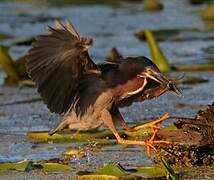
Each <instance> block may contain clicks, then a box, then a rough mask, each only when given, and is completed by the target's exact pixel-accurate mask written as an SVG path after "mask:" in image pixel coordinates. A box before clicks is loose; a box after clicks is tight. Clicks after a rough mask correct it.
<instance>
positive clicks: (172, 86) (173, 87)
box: [168, 83, 183, 97]
mask: <svg viewBox="0 0 214 180" xmlns="http://www.w3.org/2000/svg"><path fill="white" fill-rule="evenodd" d="M168 87H169V91H172V92H173V93H174V94H176V95H177V96H179V97H181V96H182V95H183V94H182V92H181V90H180V89H179V88H178V87H177V86H176V85H175V84H173V83H169V84H168Z"/></svg>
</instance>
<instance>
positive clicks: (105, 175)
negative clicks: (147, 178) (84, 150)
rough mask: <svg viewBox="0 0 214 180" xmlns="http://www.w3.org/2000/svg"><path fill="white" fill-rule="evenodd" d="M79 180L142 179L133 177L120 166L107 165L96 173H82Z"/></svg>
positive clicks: (78, 175)
mask: <svg viewBox="0 0 214 180" xmlns="http://www.w3.org/2000/svg"><path fill="white" fill-rule="evenodd" d="M77 178H78V180H85V179H87V180H90V179H91V180H92V179H100V180H119V179H120V180H134V179H136V180H137V179H141V177H139V176H136V175H131V174H130V173H128V172H126V170H125V169H123V168H122V166H120V165H119V164H107V165H105V166H104V167H102V168H101V169H98V170H97V171H96V172H87V171H80V172H78V173H77Z"/></svg>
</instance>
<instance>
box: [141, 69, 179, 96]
mask: <svg viewBox="0 0 214 180" xmlns="http://www.w3.org/2000/svg"><path fill="white" fill-rule="evenodd" d="M138 77H141V78H144V79H147V78H148V79H151V80H154V81H155V82H157V83H159V84H160V85H161V86H163V87H166V91H172V92H173V93H174V94H176V95H177V96H179V97H181V96H182V93H181V90H180V89H179V88H178V87H177V86H176V85H175V84H174V83H173V81H172V80H170V79H168V78H166V77H165V76H164V75H163V74H162V73H161V72H160V71H159V70H158V69H156V68H151V67H148V68H147V69H146V70H145V71H144V72H142V73H141V74H139V75H138Z"/></svg>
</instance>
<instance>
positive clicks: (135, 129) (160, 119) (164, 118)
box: [125, 113, 170, 131]
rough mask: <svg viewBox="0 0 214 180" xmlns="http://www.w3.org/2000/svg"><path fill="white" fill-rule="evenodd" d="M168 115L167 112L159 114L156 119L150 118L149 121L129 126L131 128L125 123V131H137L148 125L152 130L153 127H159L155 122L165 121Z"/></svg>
mask: <svg viewBox="0 0 214 180" xmlns="http://www.w3.org/2000/svg"><path fill="white" fill-rule="evenodd" d="M169 117H170V115H169V114H168V113H166V114H164V115H163V116H161V117H159V118H156V119H154V120H152V121H150V122H148V123H144V124H141V125H137V126H134V127H131V128H129V127H128V128H127V125H126V126H125V129H126V130H127V131H138V130H140V129H143V128H146V127H150V128H152V130H154V129H160V126H158V125H157V124H158V123H161V122H163V121H165V120H166V119H168V118H169Z"/></svg>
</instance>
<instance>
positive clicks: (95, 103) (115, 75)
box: [27, 20, 181, 150]
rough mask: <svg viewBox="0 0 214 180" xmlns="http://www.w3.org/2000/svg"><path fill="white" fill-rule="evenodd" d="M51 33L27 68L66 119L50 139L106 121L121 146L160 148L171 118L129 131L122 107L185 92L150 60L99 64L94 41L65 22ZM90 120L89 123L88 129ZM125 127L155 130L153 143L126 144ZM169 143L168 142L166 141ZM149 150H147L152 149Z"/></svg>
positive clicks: (50, 105)
mask: <svg viewBox="0 0 214 180" xmlns="http://www.w3.org/2000/svg"><path fill="white" fill-rule="evenodd" d="M47 29H48V32H49V33H48V34H47V35H41V36H38V38H37V40H36V41H35V42H34V43H33V47H32V48H31V49H30V50H29V53H28V60H27V70H28V73H29V75H30V77H31V78H32V79H33V80H34V81H35V82H36V85H37V87H38V92H39V93H40V94H41V97H42V98H43V100H44V102H45V103H46V104H47V107H48V108H49V109H50V111H51V112H55V113H58V114H61V115H62V120H61V122H60V123H59V124H58V126H57V127H56V128H55V129H54V130H52V131H50V133H49V134H50V135H53V134H54V133H56V132H58V131H60V130H63V129H73V128H74V126H75V123H73V122H80V124H81V123H82V128H81V126H80V127H78V128H79V130H85V129H86V128H85V127H87V126H88V127H90V128H97V127H98V126H100V125H101V124H102V123H104V124H105V125H106V126H107V127H108V128H109V129H110V130H111V131H112V132H113V134H114V135H115V137H116V139H117V140H118V142H119V143H121V144H140V145H146V146H147V147H148V149H149V148H153V149H155V148H154V146H153V144H154V143H164V142H165V141H155V140H154V138H155V134H156V132H157V129H158V126H157V123H159V122H160V121H163V120H165V119H167V118H168V117H169V114H165V115H163V116H162V117H160V118H157V119H156V120H154V121H151V122H149V123H146V124H143V125H140V126H136V127H132V128H131V127H128V125H127V124H126V123H125V121H124V119H123V117H122V115H121V114H120V111H119V108H120V107H124V106H129V105H131V104H132V103H133V102H137V101H144V100H147V99H151V98H153V97H157V96H160V95H161V94H163V93H164V92H166V91H173V92H175V93H176V94H178V95H180V94H181V93H180V90H179V89H178V88H177V87H176V86H175V85H174V84H173V83H172V82H171V81H170V80H169V79H167V78H166V77H165V76H164V75H163V74H161V72H160V71H159V69H158V67H157V66H156V65H155V64H154V63H153V62H152V61H151V60H149V59H148V58H146V57H144V56H141V57H127V58H122V59H119V60H118V62H116V63H108V62H106V63H103V64H95V63H94V62H93V61H92V59H91V57H90V56H89V54H88V49H89V48H90V47H91V46H92V44H93V40H92V39H91V38H89V37H80V35H79V33H78V32H77V31H76V30H75V28H74V26H73V25H72V24H71V23H70V22H69V21H68V20H65V21H64V23H62V22H61V21H59V20H56V22H55V28H53V27H50V26H48V28H47ZM87 122H88V125H87ZM118 122H119V123H120V124H121V125H122V126H123V127H124V128H125V129H126V130H127V131H135V130H138V129H141V128H144V127H151V128H152V129H153V131H154V134H153V136H152V137H151V139H150V140H149V141H145V142H144V141H136V140H126V139H124V138H122V137H121V136H120V135H119V134H118V131H117V129H116V127H115V124H116V123H118ZM166 143H167V141H166ZM148 149H147V150H148Z"/></svg>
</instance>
